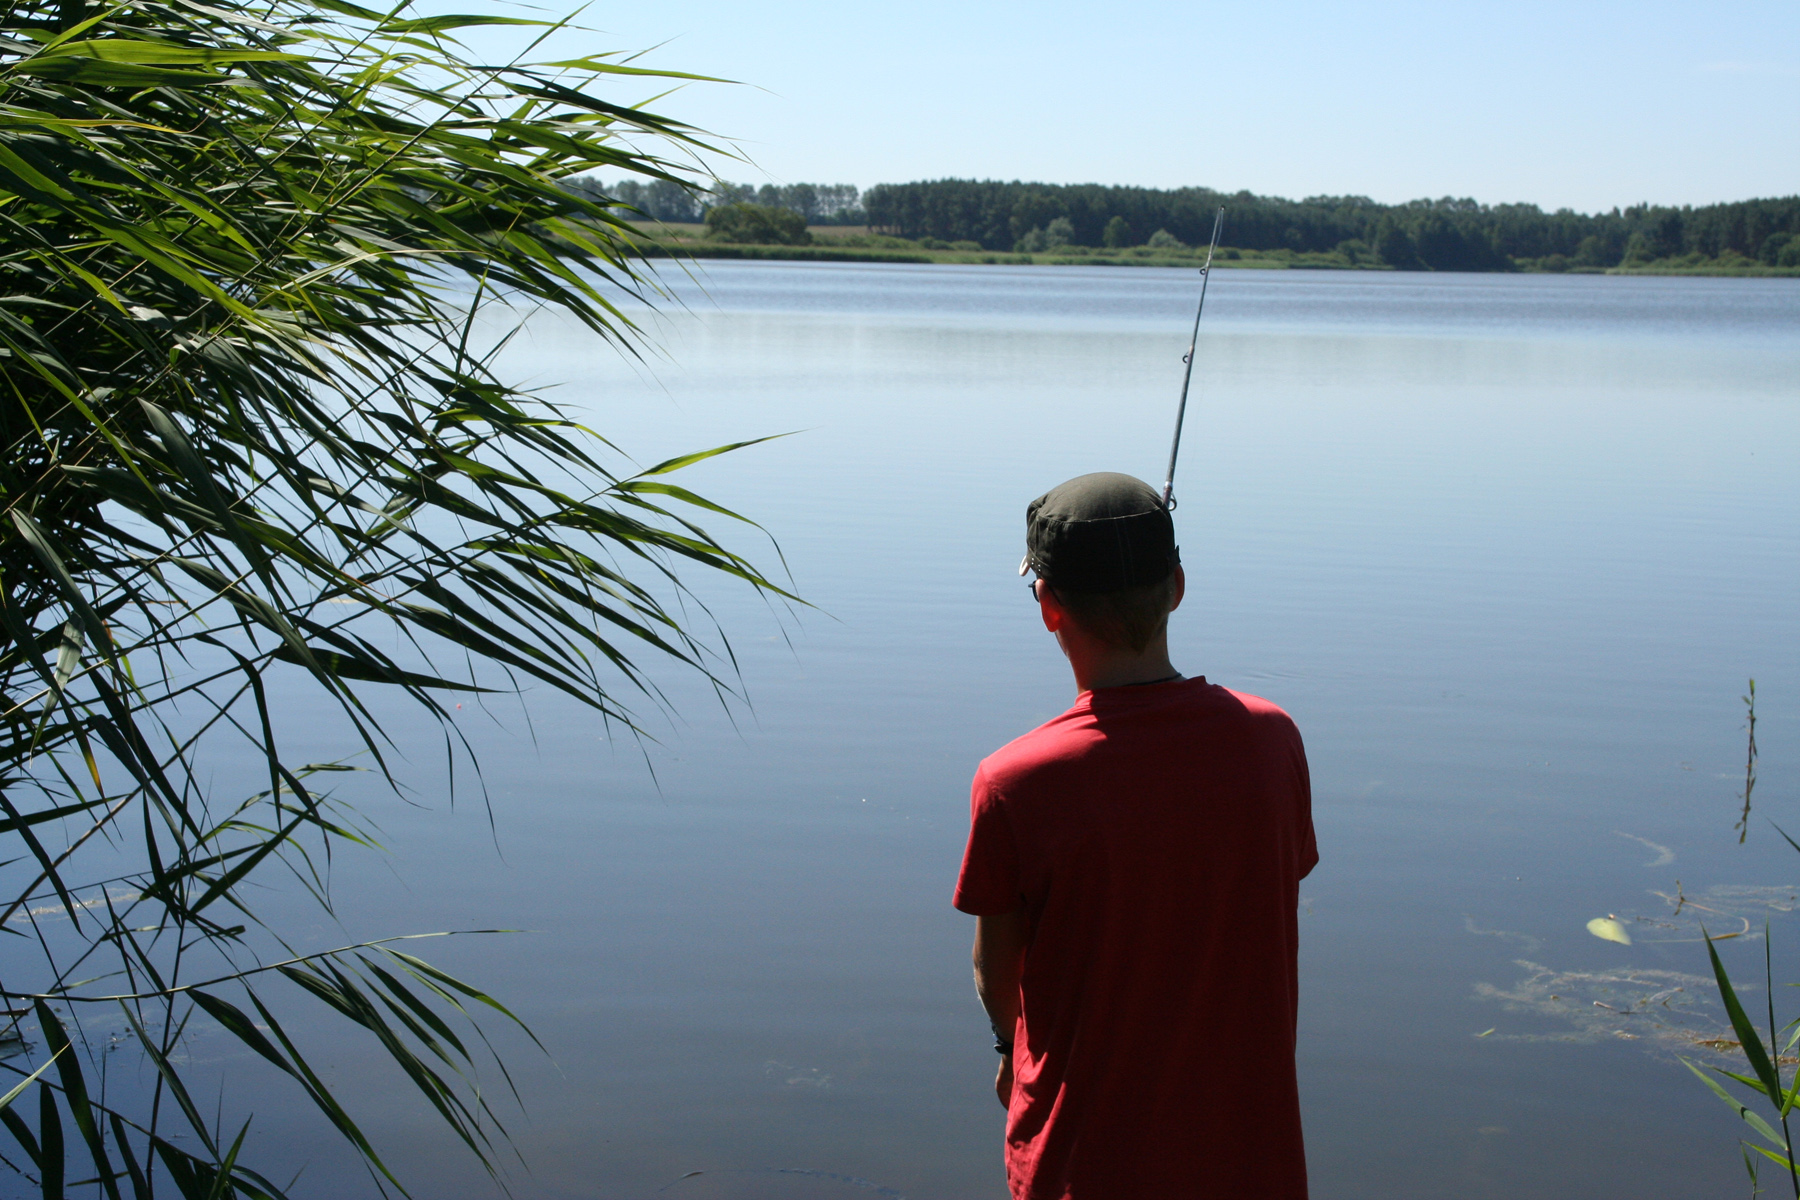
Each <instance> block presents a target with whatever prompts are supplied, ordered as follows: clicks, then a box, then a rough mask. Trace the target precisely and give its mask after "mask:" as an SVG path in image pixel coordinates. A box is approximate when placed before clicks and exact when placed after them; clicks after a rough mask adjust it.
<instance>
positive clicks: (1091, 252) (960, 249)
mask: <svg viewBox="0 0 1800 1200" xmlns="http://www.w3.org/2000/svg"><path fill="white" fill-rule="evenodd" d="M633 225H634V228H635V229H636V230H637V231H638V233H639V235H640V237H641V238H642V240H641V241H640V242H639V243H638V248H639V250H640V251H641V252H642V253H643V254H644V255H645V257H649V258H736V259H766V260H787V261H796V262H892V263H960V264H984V265H1000V266H1061V267H1189V268H1198V267H1200V266H1202V265H1204V264H1205V262H1206V247H1205V246H1199V247H1192V246H1163V247H1154V246H1128V247H1105V246H1075V245H1067V246H1058V247H1054V248H1049V249H1044V250H1032V251H1016V252H1008V251H996V250H984V249H982V247H981V246H980V244H979V243H974V242H961V243H956V242H948V243H947V242H943V241H941V240H939V239H935V238H929V237H927V238H903V237H895V236H893V235H891V234H884V233H878V232H873V231H871V230H870V229H869V228H868V227H867V226H856V225H810V226H806V227H805V232H806V233H807V235H808V237H809V240H808V241H806V242H803V243H780V242H733V241H725V240H723V239H718V238H713V237H708V236H707V229H706V226H705V225H702V224H699V223H687V222H682V223H667V222H662V221H642V222H634V223H633ZM1213 265H1214V266H1215V267H1220V268H1232V269H1246V270H1265V271H1285V270H1326V271H1394V270H1400V269H1403V268H1397V267H1394V266H1392V265H1391V264H1389V263H1385V262H1382V261H1381V260H1380V259H1378V258H1376V257H1375V256H1374V255H1372V254H1357V253H1355V252H1354V251H1348V252H1346V251H1341V250H1329V251H1299V250H1290V249H1286V248H1282V249H1276V250H1256V249H1246V248H1244V247H1240V246H1220V247H1219V250H1218V253H1217V254H1215V255H1214V256H1213ZM1489 270H1490V271H1492V270H1494V268H1489ZM1501 270H1504V268H1501ZM1512 270H1513V271H1515V272H1521V273H1527V274H1566V275H1708V276H1765V277H1776V278H1781V277H1786V278H1800V266H1796V267H1782V266H1770V265H1768V264H1765V263H1760V262H1757V261H1756V260H1755V259H1748V258H1744V257H1743V256H1741V255H1726V256H1720V257H1715V258H1707V257H1705V256H1703V255H1700V254H1697V253H1690V254H1687V255H1680V256H1670V257H1666V258H1661V259H1652V260H1648V261H1643V262H1636V263H1629V264H1620V265H1617V266H1611V267H1601V266H1587V265H1573V264H1571V265H1549V266H1546V265H1543V264H1540V263H1536V262H1523V263H1519V264H1518V265H1516V266H1514V267H1513V268H1512Z"/></svg>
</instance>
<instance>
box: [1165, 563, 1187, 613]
mask: <svg viewBox="0 0 1800 1200" xmlns="http://www.w3.org/2000/svg"><path fill="white" fill-rule="evenodd" d="M1185 595H1187V572H1186V571H1184V570H1182V569H1181V564H1180V563H1176V564H1175V599H1173V600H1171V601H1170V602H1169V611H1170V612H1174V611H1175V610H1176V609H1178V608H1180V607H1181V598H1182V597H1183V596H1185Z"/></svg>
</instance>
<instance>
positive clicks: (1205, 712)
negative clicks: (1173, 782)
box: [977, 679, 1300, 791]
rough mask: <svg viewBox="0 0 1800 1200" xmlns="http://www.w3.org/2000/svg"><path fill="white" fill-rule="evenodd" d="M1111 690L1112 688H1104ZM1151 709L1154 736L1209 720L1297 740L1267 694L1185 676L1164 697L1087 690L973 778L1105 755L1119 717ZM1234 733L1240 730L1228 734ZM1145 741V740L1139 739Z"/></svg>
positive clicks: (1012, 775)
mask: <svg viewBox="0 0 1800 1200" xmlns="http://www.w3.org/2000/svg"><path fill="white" fill-rule="evenodd" d="M1107 691H1109V692H1110V691H1112V689H1107ZM1146 715H1150V716H1152V717H1153V719H1152V720H1151V721H1150V722H1149V723H1148V724H1149V725H1150V726H1152V727H1153V730H1152V731H1150V732H1148V734H1147V736H1148V737H1150V738H1151V739H1152V741H1165V740H1167V741H1175V742H1178V741H1182V740H1185V737H1186V736H1188V735H1189V731H1191V730H1198V729H1200V728H1202V727H1205V726H1211V727H1212V728H1214V729H1215V730H1217V729H1220V728H1221V727H1224V728H1226V729H1234V728H1235V729H1236V730H1241V731H1242V733H1241V736H1244V737H1247V738H1249V739H1251V740H1254V741H1262V742H1263V743H1264V744H1268V743H1270V742H1275V743H1292V744H1293V745H1295V746H1298V745H1299V740H1300V732H1299V729H1298V728H1297V727H1296V726H1295V724H1294V720H1293V718H1292V717H1290V716H1289V715H1288V714H1287V712H1286V711H1285V710H1284V709H1282V708H1281V706H1280V705H1278V704H1276V703H1275V702H1274V701H1272V700H1266V699H1264V698H1263V697H1261V696H1256V695H1252V694H1250V693H1249V692H1238V691H1233V690H1232V689H1230V688H1226V687H1221V686H1219V685H1218V684H1212V683H1208V682H1207V681H1206V680H1205V679H1192V680H1185V681H1183V686H1182V687H1181V689H1180V690H1179V691H1178V692H1174V693H1171V694H1169V695H1166V696H1162V697H1151V696H1144V695H1138V694H1134V693H1131V692H1128V691H1125V690H1123V689H1121V690H1120V691H1119V692H1118V693H1116V694H1114V695H1110V696H1108V695H1101V696H1100V697H1099V698H1096V697H1095V696H1094V694H1092V693H1087V694H1084V695H1083V697H1082V698H1081V699H1080V700H1078V701H1077V702H1076V703H1075V705H1074V706H1073V707H1071V708H1070V709H1069V710H1068V711H1067V712H1064V713H1061V714H1059V715H1057V716H1055V717H1052V718H1051V719H1050V720H1048V721H1046V722H1044V723H1043V724H1042V725H1039V726H1038V727H1037V728H1036V729H1033V730H1031V731H1030V732H1028V733H1024V734H1021V735H1020V736H1018V737H1016V738H1014V739H1013V740H1012V741H1010V742H1008V743H1006V745H1004V746H1002V747H1000V748H999V749H998V750H996V751H994V752H993V753H992V754H990V755H988V756H987V757H986V758H984V759H982V761H981V767H980V769H979V771H978V773H977V778H978V779H983V780H985V781H986V782H987V783H988V784H989V785H990V786H992V787H995V788H997V789H999V790H1002V791H1005V790H1007V789H1008V788H1009V787H1010V786H1015V785H1018V784H1020V783H1022V782H1024V781H1027V780H1030V779H1032V778H1034V777H1039V776H1041V775H1043V774H1044V773H1045V772H1050V773H1055V772H1056V771H1057V770H1058V769H1059V768H1060V767H1062V766H1063V765H1065V764H1068V763H1070V762H1071V761H1073V760H1076V759H1080V758H1083V757H1085V756H1087V755H1089V754H1094V753H1099V754H1104V753H1105V751H1106V748H1107V743H1108V741H1109V739H1110V735H1111V734H1113V733H1116V732H1119V728H1118V727H1119V726H1120V725H1121V724H1127V723H1136V720H1137V718H1140V717H1143V716H1146ZM1233 736H1239V735H1235V734H1234V735H1233ZM1137 745H1138V748H1140V749H1141V748H1142V743H1138V744H1137Z"/></svg>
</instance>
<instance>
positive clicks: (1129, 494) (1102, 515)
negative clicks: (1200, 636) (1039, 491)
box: [1019, 471, 1181, 592]
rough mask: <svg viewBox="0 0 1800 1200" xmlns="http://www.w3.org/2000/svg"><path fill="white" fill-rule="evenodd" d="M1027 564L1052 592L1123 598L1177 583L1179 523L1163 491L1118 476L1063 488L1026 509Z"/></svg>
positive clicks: (1080, 480)
mask: <svg viewBox="0 0 1800 1200" xmlns="http://www.w3.org/2000/svg"><path fill="white" fill-rule="evenodd" d="M1025 547H1026V551H1025V561H1024V562H1023V563H1021V564H1019V574H1021V575H1023V574H1024V573H1025V572H1026V571H1027V570H1032V571H1036V572H1037V573H1038V577H1039V578H1040V579H1043V580H1045V581H1047V582H1048V583H1049V584H1050V585H1051V586H1052V587H1057V588H1067V589H1068V590H1070V591H1075V592H1115V591H1119V590H1121V589H1124V588H1131V587H1147V586H1149V585H1150V584H1153V583H1161V582H1162V581H1163V580H1164V579H1167V578H1168V577H1169V573H1170V572H1171V571H1173V570H1174V569H1175V567H1176V565H1177V564H1179V563H1180V561H1181V552H1180V550H1179V549H1177V547H1176V545H1175V522H1174V520H1173V519H1172V518H1171V517H1170V516H1169V510H1168V509H1166V508H1164V507H1163V505H1162V500H1161V498H1160V497H1159V496H1158V495H1157V494H1156V492H1155V490H1154V489H1152V488H1151V487H1150V485H1149V484H1147V483H1145V482H1144V481H1143V480H1141V479H1134V478H1132V477H1131V476H1130V475H1121V474H1118V473H1117V472H1114V471H1100V472H1096V473H1095V474H1092V475H1081V476H1078V477H1076V478H1074V479H1071V480H1069V481H1068V482H1067V483H1061V484H1058V485H1057V486H1056V487H1053V488H1051V489H1050V490H1049V491H1047V492H1045V493H1044V494H1043V495H1042V496H1039V497H1038V498H1037V499H1036V500H1033V501H1032V502H1031V503H1030V504H1029V505H1027V506H1026V509H1025Z"/></svg>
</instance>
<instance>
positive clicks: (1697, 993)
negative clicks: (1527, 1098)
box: [1465, 882, 1800, 1068]
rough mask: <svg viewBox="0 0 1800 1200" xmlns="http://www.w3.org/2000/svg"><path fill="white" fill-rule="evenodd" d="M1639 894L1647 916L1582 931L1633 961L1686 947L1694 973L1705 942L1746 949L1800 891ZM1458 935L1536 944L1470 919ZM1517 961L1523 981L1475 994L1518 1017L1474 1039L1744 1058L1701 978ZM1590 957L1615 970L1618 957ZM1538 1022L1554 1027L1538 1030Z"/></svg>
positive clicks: (1790, 907)
mask: <svg viewBox="0 0 1800 1200" xmlns="http://www.w3.org/2000/svg"><path fill="white" fill-rule="evenodd" d="M1648 894H1649V895H1650V896H1652V897H1654V898H1655V901H1654V902H1653V904H1652V905H1651V906H1650V909H1649V911H1646V912H1629V911H1627V912H1621V913H1608V914H1607V915H1606V916H1604V917H1596V918H1595V919H1593V920H1592V921H1589V922H1588V923H1587V930H1588V932H1589V933H1590V934H1592V935H1593V936H1594V937H1596V938H1600V939H1602V940H1604V941H1609V942H1613V943H1615V944H1617V945H1621V946H1631V947H1633V951H1634V952H1639V951H1644V950H1645V948H1646V947H1650V946H1657V945H1672V944H1678V943H1692V944H1693V945H1694V947H1695V950H1694V953H1695V954H1696V955H1698V957H1697V958H1695V959H1694V962H1695V965H1697V966H1701V967H1704V964H1705V962H1706V959H1705V957H1704V955H1703V954H1702V953H1701V952H1700V951H1699V949H1698V947H1699V945H1700V944H1701V943H1702V942H1704V941H1705V940H1706V939H1707V938H1708V937H1709V936H1710V938H1711V940H1713V941H1715V942H1719V941H1730V940H1733V939H1742V940H1745V941H1754V940H1756V939H1757V938H1760V937H1761V936H1762V921H1763V920H1764V919H1766V918H1768V917H1770V916H1775V915H1778V914H1783V913H1790V912H1795V911H1800V889H1797V888H1794V887H1792V886H1779V887H1769V886H1744V885H1737V884H1720V885H1716V886H1713V887H1709V888H1707V889H1706V890H1705V891H1702V892H1699V893H1694V894H1690V893H1687V892H1685V891H1683V890H1682V887H1681V884H1680V883H1679V882H1677V883H1676V885H1675V890H1674V892H1673V893H1668V892H1661V891H1655V890H1652V891H1650V892H1649V893H1648ZM1658 910H1660V911H1658ZM1752 918H1755V919H1754V920H1753V919H1752ZM1465 927H1466V928H1467V929H1468V931H1469V932H1470V933H1472V934H1485V935H1490V936H1495V937H1498V938H1503V939H1505V940H1508V941H1513V942H1515V943H1517V944H1519V945H1520V947H1521V948H1525V947H1527V946H1530V945H1531V943H1532V942H1534V941H1535V940H1536V939H1533V938H1531V937H1530V935H1528V934H1523V933H1515V932H1511V931H1506V930H1496V929H1485V928H1482V927H1481V926H1480V925H1478V924H1477V923H1476V922H1475V920H1474V918H1472V917H1471V918H1468V919H1467V921H1466V925H1465ZM1703 931H1704V932H1703ZM1634 935H1635V936H1634ZM1515 952H1516V951H1515ZM1649 952H1650V953H1657V952H1656V951H1649ZM1525 953H1527V954H1531V955H1532V957H1531V958H1529V959H1527V958H1519V959H1515V960H1514V963H1515V965H1516V966H1518V967H1521V968H1523V969H1524V970H1525V971H1526V972H1527V974H1526V977H1525V978H1523V979H1520V980H1519V981H1518V982H1516V983H1514V984H1512V985H1511V986H1510V987H1499V986H1496V985H1494V984H1492V983H1477V984H1476V985H1475V995H1476V997H1477V998H1478V999H1481V1000H1486V1001H1490V1002H1493V1003H1496V1004H1498V1005H1499V1006H1500V1007H1501V1008H1502V1009H1503V1010H1504V1011H1506V1012H1508V1013H1513V1014H1516V1015H1518V1016H1520V1017H1522V1018H1525V1020H1523V1021H1520V1022H1516V1023H1514V1024H1513V1025H1511V1026H1510V1027H1509V1026H1499V1027H1497V1028H1496V1029H1494V1030H1493V1031H1490V1032H1489V1033H1486V1034H1483V1035H1481V1036H1482V1037H1483V1038H1484V1040H1486V1041H1490V1042H1597V1041H1610V1040H1618V1041H1635V1042H1639V1043H1641V1044H1642V1047H1643V1048H1644V1049H1646V1050H1651V1051H1652V1052H1659V1053H1663V1054H1676V1055H1690V1056H1691V1055H1693V1054H1695V1053H1699V1054H1702V1055H1705V1054H1709V1053H1710V1054H1717V1055H1720V1056H1722V1057H1724V1058H1727V1059H1731V1060H1733V1061H1735V1062H1736V1063H1738V1064H1739V1066H1740V1068H1741V1066H1742V1064H1743V1053H1742V1051H1741V1050H1740V1049H1739V1047H1738V1043H1737V1038H1736V1035H1735V1034H1734V1033H1733V1032H1732V1030H1731V1026H1730V1023H1729V1022H1728V1021H1727V1020H1726V1017H1725V1012H1724V1009H1723V1008H1722V1007H1721V1006H1720V1004H1719V998H1718V985H1717V984H1716V983H1715V981H1714V980H1713V979H1712V977H1711V976H1710V975H1696V974H1687V973H1685V972H1680V971H1666V970H1651V969H1639V968H1633V967H1618V968H1614V969H1609V970H1588V971H1581V970H1576V971H1559V970H1557V969H1555V968H1553V967H1550V966H1546V965H1544V964H1543V963H1541V962H1538V961H1536V958H1537V956H1536V954H1534V953H1533V950H1532V949H1525ZM1599 953H1604V954H1606V955H1607V957H1608V958H1609V959H1613V961H1617V958H1616V957H1615V956H1616V955H1617V951H1601V952H1599ZM1662 953H1665V954H1666V953H1668V952H1667V951H1664V952H1662ZM1676 953H1678V954H1682V953H1684V952H1682V951H1676ZM1543 1020H1549V1021H1552V1022H1554V1025H1555V1026H1560V1027H1561V1028H1560V1029H1556V1028H1551V1029H1545V1028H1544V1027H1543V1025H1542V1024H1541V1021H1543Z"/></svg>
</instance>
